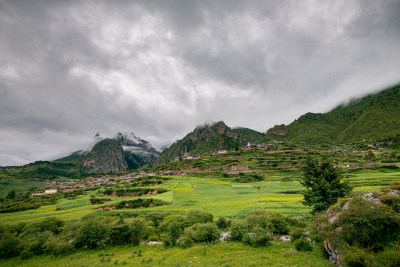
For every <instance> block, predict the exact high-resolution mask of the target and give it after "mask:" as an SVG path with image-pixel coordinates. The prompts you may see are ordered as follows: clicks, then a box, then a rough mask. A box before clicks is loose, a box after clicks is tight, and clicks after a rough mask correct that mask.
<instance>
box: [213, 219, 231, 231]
mask: <svg viewBox="0 0 400 267" xmlns="http://www.w3.org/2000/svg"><path fill="white" fill-rule="evenodd" d="M215 223H216V224H217V226H218V228H219V229H226V228H228V226H229V224H228V222H227V220H226V219H225V217H219V218H218V220H217V221H216V222H215Z"/></svg>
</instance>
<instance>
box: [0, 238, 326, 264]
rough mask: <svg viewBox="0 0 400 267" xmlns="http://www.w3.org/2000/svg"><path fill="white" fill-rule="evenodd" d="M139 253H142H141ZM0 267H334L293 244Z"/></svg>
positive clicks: (128, 251)
mask: <svg viewBox="0 0 400 267" xmlns="http://www.w3.org/2000/svg"><path fill="white" fill-rule="evenodd" d="M139 250H140V253H139ZM0 265H1V266H29V267H31V266H80V267H81V266H115V265H125V266H192V265H195V266H331V264H330V263H329V261H328V260H326V259H324V258H323V256H322V250H321V249H320V248H319V247H316V246H315V247H314V251H312V252H299V251H296V250H295V249H294V247H293V245H292V244H281V243H277V244H272V245H271V246H270V247H267V248H252V247H249V246H247V245H243V244H241V243H234V242H227V243H217V244H199V245H195V246H193V247H191V248H188V249H181V248H165V247H163V246H161V245H157V246H140V247H132V246H118V247H111V248H105V249H95V250H87V251H79V252H76V253H74V254H71V255H68V256H60V257H54V256H36V257H32V258H30V259H26V260H22V259H20V258H14V259H10V260H1V261H0Z"/></svg>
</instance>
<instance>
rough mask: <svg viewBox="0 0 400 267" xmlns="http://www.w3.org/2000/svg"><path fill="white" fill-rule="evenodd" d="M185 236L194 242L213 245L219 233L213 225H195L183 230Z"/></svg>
mask: <svg viewBox="0 0 400 267" xmlns="http://www.w3.org/2000/svg"><path fill="white" fill-rule="evenodd" d="M185 235H186V236H187V237H190V238H191V239H193V240H194V241H196V242H210V243H213V242H215V241H217V240H218V239H219V237H220V232H219V230H218V227H217V225H216V224H215V223H210V222H208V223H203V224H201V223H196V224H194V225H193V226H190V227H188V228H186V229H185Z"/></svg>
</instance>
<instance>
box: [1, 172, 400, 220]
mask: <svg viewBox="0 0 400 267" xmlns="http://www.w3.org/2000/svg"><path fill="white" fill-rule="evenodd" d="M266 178H267V179H266V180H265V181H260V182H254V183H234V182H230V181H228V180H220V179H215V178H214V179H213V178H202V177H179V176H176V177H170V179H169V180H168V181H167V182H166V183H164V184H162V185H157V186H154V187H155V188H166V189H168V192H166V193H163V194H159V195H154V196H148V197H147V198H149V197H151V198H156V199H159V200H162V201H165V202H168V203H171V204H170V205H167V206H157V207H151V208H146V209H134V210H133V209H123V210H115V211H98V210H96V208H98V207H101V206H105V205H112V204H115V203H118V202H120V201H123V200H131V199H135V198H134V197H130V198H126V197H124V198H118V197H114V198H111V199H110V201H108V202H106V203H104V204H99V205H90V202H89V199H90V196H89V194H97V195H98V196H100V195H99V194H98V193H97V192H94V191H93V192H88V194H87V195H83V196H78V197H77V198H76V199H62V200H60V201H59V202H58V203H57V204H56V205H50V206H42V207H40V208H39V209H36V210H27V211H20V212H13V213H5V214H0V221H1V222H4V223H17V222H22V221H32V220H37V219H42V218H45V217H49V216H57V217H59V218H61V219H65V220H71V219H76V218H81V217H83V216H85V215H88V214H91V213H103V214H104V213H132V212H134V213H143V212H148V211H170V212H175V213H184V212H186V211H188V210H190V209H193V208H200V209H204V210H206V211H208V212H210V213H212V214H213V215H214V217H219V216H225V217H229V218H243V217H244V216H245V215H246V214H247V213H248V212H249V211H251V210H253V209H258V208H262V209H268V210H273V211H278V212H281V213H283V214H285V215H287V216H290V217H300V216H304V215H306V214H308V213H309V212H310V208H309V207H307V206H304V205H303V204H302V195H301V194H299V192H298V191H301V190H304V188H303V187H302V186H301V184H300V183H299V181H297V180H296V179H289V180H288V179H286V178H285V177H282V176H281V177H279V176H274V177H273V178H274V179H271V180H272V181H271V180H270V179H268V178H269V177H266ZM346 179H348V180H349V182H350V184H351V185H353V186H354V192H355V193H359V192H374V191H377V190H379V188H380V187H381V186H383V185H387V184H388V183H389V182H392V181H400V172H399V171H391V172H378V171H364V172H357V173H352V174H350V175H349V177H348V178H346ZM290 192H294V193H290ZM289 193H290V194H289ZM142 198H143V197H142Z"/></svg>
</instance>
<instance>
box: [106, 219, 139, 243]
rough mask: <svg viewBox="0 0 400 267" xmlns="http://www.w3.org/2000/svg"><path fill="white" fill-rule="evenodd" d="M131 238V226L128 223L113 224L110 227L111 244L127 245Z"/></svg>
mask: <svg viewBox="0 0 400 267" xmlns="http://www.w3.org/2000/svg"><path fill="white" fill-rule="evenodd" d="M132 239H133V231H132V227H130V226H129V225H128V224H118V225H114V226H113V227H112V228H111V229H110V237H109V241H108V242H109V243H110V244H111V245H128V244H131V242H132Z"/></svg>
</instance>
